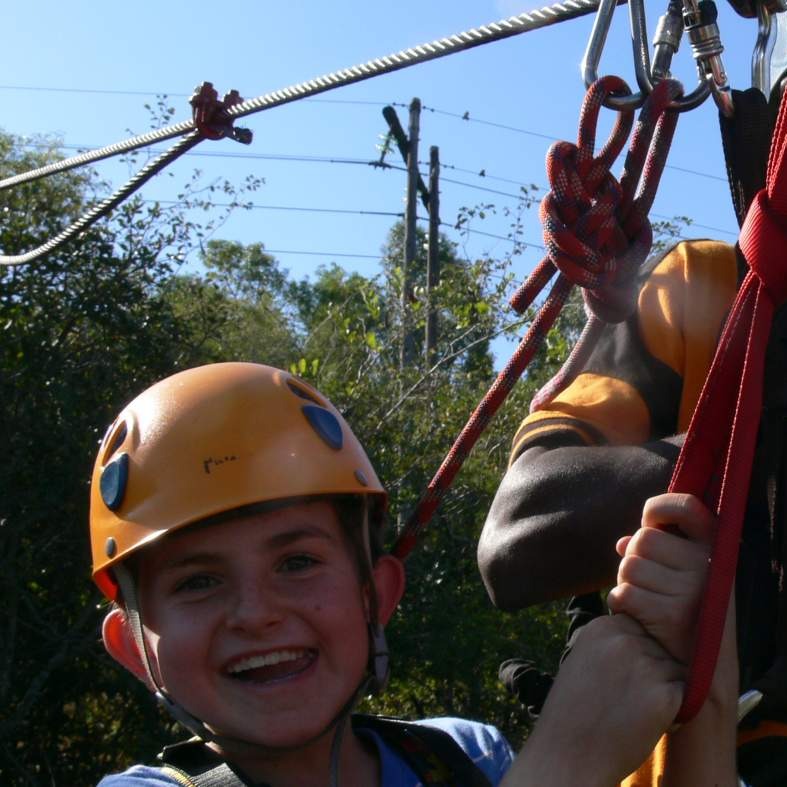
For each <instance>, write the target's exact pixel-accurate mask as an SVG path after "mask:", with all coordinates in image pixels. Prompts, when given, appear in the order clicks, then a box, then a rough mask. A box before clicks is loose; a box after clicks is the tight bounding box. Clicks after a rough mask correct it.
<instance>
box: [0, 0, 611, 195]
mask: <svg viewBox="0 0 787 787" xmlns="http://www.w3.org/2000/svg"><path fill="white" fill-rule="evenodd" d="M618 2H619V3H623V2H625V0H618ZM597 7H598V0H565V2H559V3H555V4H553V5H550V6H545V7H544V8H540V9H536V10H535V11H530V12H528V13H524V14H519V15H518V16H512V17H509V18H508V19H502V20H500V21H499V22H491V23H490V24H488V25H483V26H481V27H477V28H473V29H471V30H467V31H465V32H463V33H456V34H454V35H452V36H448V37H447V38H440V39H437V40H436V41H432V42H431V43H428V44H420V45H418V46H415V47H411V48H409V49H403V50H402V51H400V52H396V53H394V54H391V55H386V56H384V57H380V58H376V59H374V60H369V61H368V62H366V63H363V64H361V65H356V66H352V67H350V68H344V69H341V70H340V71H334V72H332V73H330V74H325V75H324V76H320V77H317V78H316V79H310V80H308V81H307V82H300V83H298V84H296V85H292V86H290V87H285V88H283V89H281V90H275V91H273V92H272V93H266V94H265V95H262V96H258V97H257V98H253V99H249V100H247V101H243V102H241V103H239V104H236V105H235V106H232V107H229V108H228V109H227V114H228V115H229V116H230V117H231V118H239V117H245V116H246V115H250V114H252V113H254V112H260V111H262V110H265V109H271V108H272V107H275V106H280V105H282V104H287V103H289V102H291V101H297V100H299V99H302V98H307V97H308V96H313V95H317V94H319V93H324V92H325V91H328V90H333V89H335V88H337V87H343V86H345V85H351V84H354V83H356V82H361V81H363V80H365V79H370V78H372V77H377V76H382V75H383V74H388V73H391V72H393V71H399V70H401V69H403V68H407V67H409V66H414V65H417V64H419V63H425V62H427V61H429V60H435V59H437V58H439V57H444V56H445V55H451V54H454V53H455V52H461V51H464V50H466V49H471V48H473V47H476V46H480V45H482V44H487V43H490V42H492V41H499V40H501V39H504V38H509V37H511V36H514V35H519V34H520V33H527V32H529V31H531V30H538V29H540V28H542V27H548V26H549V25H553V24H556V23H558V22H563V21H567V20H569V19H575V18H576V17H579V16H584V15H585V14H589V13H592V12H593V11H595V10H596V9H597ZM194 128H195V126H194V121H193V120H184V121H182V122H180V123H177V124H176V125H174V126H167V127H166V128H161V129H157V130H155V131H150V132H148V133H146V134H140V135H138V136H135V137H131V138H130V139H127V140H125V141H123V142H117V143H115V144H113V145H108V146H107V147H104V148H99V149H98V150H94V151H88V152H86V153H83V154H81V155H79V156H74V157H73V158H68V159H64V160H63V161H58V162H55V163H53V164H48V165H47V166H44V167H39V168H38V169H34V170H31V171H30V172H25V173H21V174H19V175H15V176H13V177H11V178H6V179H5V180H2V181H0V190H3V189H6V188H9V187H11V186H15V185H18V184H19V183H25V182H28V181H31V180H36V179H38V178H42V177H45V176H46V175H51V174H53V173H55V172H65V171H66V170H69V169H73V168H74V167H79V166H82V165H84V164H89V163H91V162H93V161H100V160H102V159H105V158H109V157H110V156H114V155H117V154H120V153H127V152H129V151H132V150H137V149H138V148H142V147H146V146H148V145H152V144H153V143H154V142H161V141H163V140H165V139H171V138H173V137H177V136H181V135H182V134H186V133H188V132H189V131H193V130H194Z"/></svg>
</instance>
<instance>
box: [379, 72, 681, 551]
mask: <svg viewBox="0 0 787 787" xmlns="http://www.w3.org/2000/svg"><path fill="white" fill-rule="evenodd" d="M613 93H615V94H618V95H620V94H624V95H626V94H630V93H631V91H630V90H629V88H628V86H627V85H626V83H625V82H624V81H623V80H622V79H620V78H618V77H612V76H607V77H603V78H602V79H599V80H598V81H596V82H594V83H593V85H591V86H590V88H589V89H588V92H587V94H586V96H585V100H584V102H583V105H582V111H581V114H580V122H579V135H578V140H577V144H576V145H571V144H570V143H567V142H559V143H557V144H556V145H554V146H553V148H552V149H551V150H550V152H549V154H548V159H547V175H548V176H549V178H550V185H551V191H550V192H549V194H547V196H546V197H545V198H544V201H543V203H542V207H541V217H542V221H543V222H544V242H545V246H546V248H547V251H548V256H547V257H545V258H544V259H543V260H542V261H541V262H540V263H539V264H538V265H537V266H536V268H535V270H534V271H533V272H532V273H531V274H530V276H529V277H528V278H527V280H526V281H525V282H524V284H522V286H521V287H520V288H519V289H518V290H517V292H516V293H514V295H513V296H512V298H511V305H512V307H513V308H514V309H515V310H516V311H518V312H520V313H521V312H524V311H525V310H526V309H528V308H529V307H530V306H531V304H532V303H533V301H534V300H535V298H536V297H537V296H538V294H539V293H540V292H541V291H542V290H543V289H544V288H545V287H546V285H547V284H548V283H549V281H550V279H551V278H552V277H553V276H554V274H555V273H556V272H557V273H558V276H557V279H556V280H555V283H554V285H553V286H552V289H551V291H550V292H549V295H548V296H547V298H546V300H545V302H544V304H543V305H542V306H541V308H540V309H539V311H538V313H537V314H536V316H535V318H534V319H533V321H532V323H531V324H530V328H529V329H528V331H527V333H526V334H525V336H524V337H523V339H522V341H521V342H520V344H519V347H518V348H517V349H516V351H515V352H514V354H513V356H512V357H511V359H510V360H509V362H508V363H507V364H506V366H505V368H504V369H503V371H502V372H500V374H499V375H498V376H497V379H496V380H495V381H494V383H493V384H492V387H491V388H490V389H489V391H488V392H487V393H486V395H485V396H484V398H483V399H482V400H481V402H480V403H479V404H478V406H477V407H476V409H475V410H474V411H473V413H472V415H471V416H470V419H469V420H468V422H467V424H465V426H464V428H463V429H462V431H461V433H460V434H459V437H458V438H457V439H456V441H455V442H454V444H453V446H452V447H451V449H450V451H449V452H448V455H447V456H446V458H445V459H444V460H443V463H442V465H441V466H440V468H439V469H438V471H437V473H436V474H435V476H434V477H433V478H432V480H431V481H430V482H429V485H428V486H427V488H426V490H425V492H424V493H423V495H422V497H421V499H420V501H419V502H418V505H417V506H416V508H415V510H414V512H413V514H412V515H411V516H410V518H409V519H408V521H407V523H406V524H405V526H404V528H403V530H402V532H401V534H400V535H399V538H398V539H397V541H396V544H395V545H394V548H393V553H394V554H395V555H396V556H397V557H400V558H404V557H406V556H407V555H408V554H409V553H410V552H411V551H412V549H413V547H414V546H415V544H416V542H417V540H418V535H419V534H420V532H421V531H422V530H423V528H424V527H425V526H426V525H427V523H428V522H429V520H430V519H431V518H432V515H433V514H434V512H435V510H436V508H437V506H438V505H439V503H440V501H441V500H442V498H443V495H444V494H445V492H446V491H447V490H448V488H449V487H450V485H451V482H452V481H453V479H454V477H455V476H456V474H457V472H458V471H459V469H460V468H461V467H462V464H463V463H464V460H465V459H466V458H467V456H468V454H469V453H470V451H471V450H472V448H473V446H474V445H475V443H476V441H477V440H478V438H479V437H480V436H481V434H482V432H483V431H484V429H485V428H486V425H487V424H488V423H489V421H490V420H491V419H492V418H493V417H494V415H495V413H496V412H497V410H498V408H499V407H500V405H501V404H502V403H503V402H504V401H505V399H506V397H507V396H508V394H509V392H510V391H511V389H512V388H513V387H514V385H515V384H516V382H517V380H518V379H519V378H520V377H521V376H522V373H523V372H524V370H525V369H526V368H527V366H528V364H529V363H530V361H531V360H532V358H533V356H534V355H535V354H536V352H537V351H538V349H539V348H540V347H541V345H542V343H543V341H544V338H545V337H546V335H547V333H548V331H549V329H550V328H551V327H552V325H553V324H554V322H555V320H556V319H557V316H558V314H559V313H560V310H561V308H562V306H563V304H564V303H565V300H566V298H567V297H568V294H569V292H570V291H571V289H572V287H573V286H574V284H578V285H579V286H581V287H583V288H585V290H586V292H587V296H586V302H587V303H588V305H589V307H590V308H591V309H592V313H593V314H597V315H598V316H599V317H601V318H603V319H608V320H609V319H612V320H621V319H625V317H626V316H627V314H628V311H627V310H628V309H630V308H633V306H634V303H635V293H634V287H635V286H636V283H635V280H636V275H635V274H636V270H637V267H638V266H639V264H640V263H641V262H642V260H644V258H645V256H647V253H648V251H649V250H650V244H651V229H650V223H649V221H648V218H647V214H648V211H649V210H650V206H651V203H652V202H653V197H654V196H655V193H656V188H657V186H658V182H659V179H660V177H661V172H662V170H663V168H664V164H665V162H666V157H667V151H668V150H669V145H670V143H671V141H672V135H673V132H674V129H675V124H676V122H677V113H675V112H673V111H668V110H667V107H668V106H669V104H670V103H671V102H672V100H673V99H674V98H675V97H676V96H678V95H680V94H681V93H682V88H681V86H680V84H679V83H678V82H675V81H673V80H664V81H663V82H660V83H659V84H658V85H657V86H656V88H655V89H654V91H653V93H651V95H650V96H649V97H648V99H647V101H646V102H645V105H644V106H643V108H642V112H641V114H640V117H639V121H638V123H637V128H636V131H635V133H634V136H633V139H632V143H631V147H630V149H629V152H628V155H627V156H626V161H625V164H624V166H623V175H622V177H621V180H620V183H618V181H617V180H615V178H614V177H613V176H612V175H611V174H610V172H609V168H610V167H611V166H612V164H613V163H614V161H615V159H616V158H617V156H618V154H619V153H620V151H621V150H622V149H623V146H624V145H625V143H626V138H627V137H628V134H629V131H630V129H631V125H632V122H633V117H634V115H633V110H626V111H621V112H620V113H619V115H618V119H617V123H616V125H615V127H614V128H613V131H612V134H611V135H610V138H609V140H608V141H607V143H606V144H605V145H604V147H603V148H602V149H601V151H600V152H599V154H598V155H597V156H595V157H594V156H593V148H594V145H595V137H596V121H597V120H598V114H599V111H600V109H601V106H602V104H603V102H604V100H605V99H606V98H607V97H608V96H609V95H611V94H613ZM640 181H641V183H640ZM638 184H640V185H639V188H638ZM589 349H590V345H589V340H588V339H587V338H585V339H584V340H583V342H582V347H581V348H580V351H579V352H585V351H588V350H589ZM577 357H578V356H574V360H576V359H577ZM572 368H573V367H572ZM567 371H568V373H572V372H571V370H570V369H569V370H567ZM566 379H567V377H566V376H564V377H563V378H561V380H560V381H559V382H558V384H564V383H565V380H566Z"/></svg>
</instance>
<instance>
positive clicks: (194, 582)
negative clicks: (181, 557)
mask: <svg viewBox="0 0 787 787" xmlns="http://www.w3.org/2000/svg"><path fill="white" fill-rule="evenodd" d="M217 582H218V580H217V579H216V578H215V577H213V576H211V575H210V574H194V575H193V576H190V577H186V578H185V579H183V580H181V581H180V582H178V584H177V585H176V586H175V590H176V591H177V592H179V591H181V590H185V591H189V590H191V591H197V590H208V589H209V588H212V587H213V586H214V585H215V584H216V583H217Z"/></svg>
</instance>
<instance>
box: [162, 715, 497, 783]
mask: <svg viewBox="0 0 787 787" xmlns="http://www.w3.org/2000/svg"><path fill="white" fill-rule="evenodd" d="M352 725H353V730H354V731H356V732H359V733H363V731H364V730H369V731H371V732H375V733H376V734H377V735H379V736H380V737H381V738H382V739H383V740H384V741H385V743H386V744H387V745H388V746H390V747H391V748H392V749H393V750H394V751H396V752H397V753H398V754H399V755H400V756H401V757H402V759H403V760H404V761H405V762H406V763H407V764H408V765H409V766H410V767H411V768H412V770H413V771H414V772H415V773H416V774H417V776H418V778H419V779H420V780H421V782H422V783H424V784H428V785H431V786H432V787H491V784H490V782H489V779H487V777H486V776H485V775H484V773H483V772H482V771H481V770H480V768H479V767H478V766H477V765H476V764H475V763H474V762H473V760H472V759H471V758H470V756H469V755H468V754H467V753H466V752H465V751H464V750H463V749H462V748H461V746H460V745H459V744H458V743H457V742H456V741H455V740H454V738H453V737H452V736H451V735H450V734H449V733H447V732H445V730H441V729H439V728H437V727H430V726H428V725H427V724H417V723H413V722H408V721H402V720H400V719H392V718H387V717H384V716H367V715H364V714H356V715H354V716H353V717H352ZM159 758H160V759H161V760H162V762H163V763H164V768H165V770H166V771H167V773H169V774H170V775H171V776H173V778H175V779H177V780H178V781H180V782H181V783H182V784H184V785H187V786H188V787H251V786H252V785H253V787H264V786H263V785H261V784H257V785H254V783H253V782H251V781H249V779H248V777H246V776H245V775H244V774H242V773H241V772H240V771H239V770H237V769H236V768H233V767H231V766H230V765H228V764H227V763H226V762H224V761H222V760H221V759H220V758H219V757H218V755H216V754H215V753H214V752H212V751H210V750H209V749H208V748H207V747H206V746H205V745H204V743H203V742H202V741H201V740H199V739H192V740H189V741H184V742H182V743H177V744H174V745H173V746H167V747H166V748H165V749H164V751H163V752H162V753H161V754H160V755H159Z"/></svg>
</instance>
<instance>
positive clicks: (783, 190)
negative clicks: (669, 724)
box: [670, 101, 787, 722]
mask: <svg viewBox="0 0 787 787" xmlns="http://www.w3.org/2000/svg"><path fill="white" fill-rule="evenodd" d="M785 159H787V102H785V101H782V104H781V107H780V110H779V118H778V120H777V123H776V130H775V131H774V135H773V141H772V143H771V152H770V158H769V160H768V174H767V179H766V182H767V185H766V188H765V189H763V190H762V191H760V192H759V193H758V194H757V196H756V197H755V199H754V202H753V203H752V206H751V208H750V209H749V212H748V214H747V216H746V220H745V222H744V224H743V227H742V229H741V235H740V239H739V243H740V247H741V250H742V251H743V253H744V256H745V257H746V261H747V262H748V264H749V266H750V270H749V272H748V274H747V275H746V278H745V279H744V280H743V284H742V285H741V288H740V290H739V291H738V296H737V298H736V299H735V303H734V304H733V307H732V311H731V312H730V316H729V317H728V318H727V322H726V324H725V326H724V331H723V333H722V335H721V339H720V340H719V346H718V347H717V349H716V355H715V357H714V359H713V363H712V364H711V368H710V371H709V373H708V378H707V380H706V381H705V385H704V387H703V389H702V393H701V394H700V398H699V401H698V403H697V407H696V409H695V411H694V415H693V416H692V420H691V424H690V425H689V430H688V432H687V434H686V441H685V443H684V445H683V448H682V449H681V452H680V456H679V457H678V463H677V465H676V467H675V471H674V473H673V476H672V481H671V482H670V491H677V492H691V493H692V494H695V495H698V496H700V497H702V498H703V499H704V500H705V502H706V503H707V504H708V506H709V507H711V508H712V509H714V510H715V511H716V513H717V515H718V527H717V531H716V534H715V541H714V544H713V549H712V553H711V563H710V568H709V571H708V579H707V583H706V587H705V592H704V594H703V599H702V603H701V607H700V615H699V621H698V626H697V639H696V643H695V646H694V652H693V654H692V660H691V665H690V668H689V677H688V680H687V685H686V694H685V696H684V699H683V705H682V707H681V709H680V712H679V714H678V717H677V721H680V722H684V721H688V720H690V719H691V718H693V716H694V715H695V714H696V713H697V712H698V711H699V709H700V708H701V707H702V704H703V702H704V701H705V698H706V696H707V693H708V690H709V688H710V684H711V681H712V679H713V672H714V669H715V667H716V661H717V659H718V655H719V646H720V643H721V637H722V634H723V632H724V621H725V618H726V611H727V605H728V603H729V598H730V592H731V590H732V586H733V582H734V579H735V570H736V566H737V561H738V546H739V541H740V535H741V529H742V527H743V517H744V514H745V509H746V501H747V498H748V489H749V481H750V477H751V468H752V462H753V459H754V449H755V442H756V438H757V430H758V425H759V421H760V411H761V407H762V388H763V377H764V365H765V349H766V345H767V343H768V336H769V334H770V329H771V323H772V321H773V313H774V310H775V308H776V307H777V306H779V305H780V304H782V303H784V302H785V301H786V300H787V162H786V161H785ZM722 424H730V429H729V430H727V429H723V428H720V425H722Z"/></svg>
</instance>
